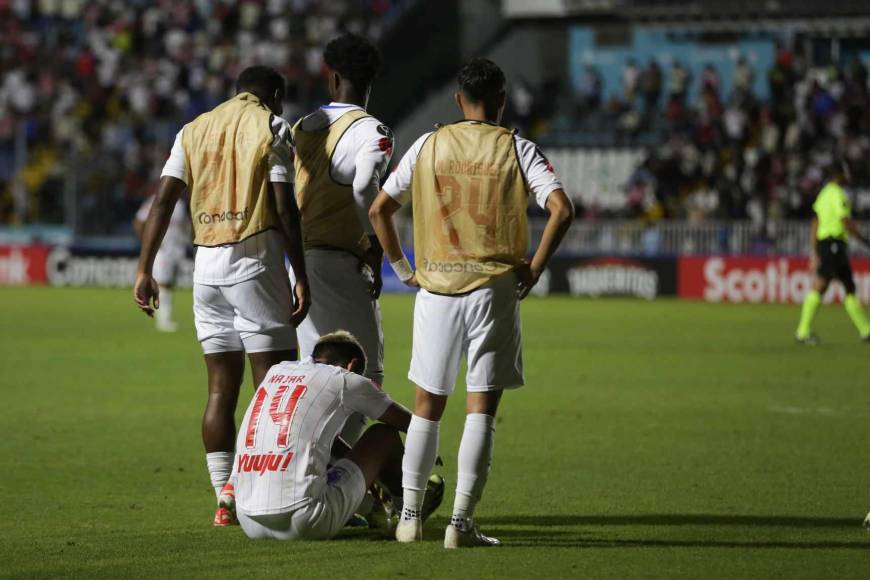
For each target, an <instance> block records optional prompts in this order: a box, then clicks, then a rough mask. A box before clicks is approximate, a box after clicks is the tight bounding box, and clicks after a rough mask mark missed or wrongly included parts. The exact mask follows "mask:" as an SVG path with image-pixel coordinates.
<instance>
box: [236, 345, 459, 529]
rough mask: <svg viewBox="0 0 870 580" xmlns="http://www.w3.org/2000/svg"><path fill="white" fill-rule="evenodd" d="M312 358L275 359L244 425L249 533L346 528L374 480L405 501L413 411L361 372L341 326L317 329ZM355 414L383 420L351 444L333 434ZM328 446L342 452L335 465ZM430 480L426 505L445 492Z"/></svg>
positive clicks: (239, 474) (240, 479)
mask: <svg viewBox="0 0 870 580" xmlns="http://www.w3.org/2000/svg"><path fill="white" fill-rule="evenodd" d="M313 353H314V356H313V358H311V357H309V358H306V359H304V360H302V361H300V362H283V363H281V364H278V365H275V366H274V367H272V368H271V369H270V370H269V372H268V374H267V375H266V378H265V380H264V381H263V382H262V384H261V385H260V387H259V388H258V389H257V392H256V394H255V395H254V398H253V400H252V401H251V404H250V406H249V407H248V410H247V412H246V413H245V418H244V419H243V420H242V424H241V426H240V429H239V437H238V441H237V442H236V460H235V464H234V467H233V479H234V480H235V497H233V496H232V495H229V494H225V495H224V496H222V498H221V499H222V501H223V502H225V503H226V504H227V506H228V507H235V509H236V513H237V514H238V517H239V523H241V525H242V529H243V530H244V532H245V534H247V535H248V537H251V538H255V539H259V538H273V539H278V540H296V539H308V540H323V539H328V538H331V537H333V536H334V535H335V534H337V533H338V531H339V530H341V528H343V527H344V525H345V523H346V522H347V521H348V518H349V517H350V516H351V515H353V513H354V512H355V511H356V510H357V508H358V507H359V505H360V502H362V500H363V497H364V496H365V493H366V490H367V489H368V488H369V487H370V486H371V485H372V483H373V482H374V481H375V480H376V479H377V480H380V482H381V483H382V484H383V485H384V486H385V487H386V488H387V489H388V490H390V491H391V492H392V493H393V494H395V496H396V503H401V499H400V498H401V489H402V484H401V478H402V440H401V439H400V438H399V431H406V430H407V428H408V423H409V421H410V420H411V414H410V413H409V412H408V410H407V409H405V408H404V407H402V406H401V405H399V404H397V403H394V402H393V401H391V400H390V397H388V396H387V394H386V393H384V391H383V390H381V389H379V388H378V387H377V386H375V385H374V384H373V383H372V382H371V381H370V380H369V379H367V378H365V377H363V376H361V375H362V373H364V372H365V368H366V355H365V353H364V352H363V349H362V347H361V346H360V344H359V342H357V340H356V339H355V338H354V337H353V336H352V335H350V334H348V333H347V332H344V331H339V332H335V333H332V334H329V335H327V336H324V337H323V338H321V339H320V340H319V341H318V342H317V343H316V344H315V346H314V347H313ZM351 413H362V414H364V415H366V416H368V417H371V418H373V419H378V420H380V421H382V422H383V424H381V425H375V426H373V427H371V428H369V429H368V430H367V431H366V432H365V434H363V436H362V437H361V438H360V439H359V441H358V442H357V443H356V445H354V447H353V448H352V449H350V450H347V449H346V448H345V453H338V452H335V451H334V449H335V448H336V447H343V444H342V443H341V442H339V441H337V440H336V436H337V435H338V432H339V430H340V429H341V428H342V425H344V423H345V421H346V420H347V418H348V416H349V415H350V414H351ZM330 455H344V457H343V458H342V459H339V460H338V461H337V462H336V463H335V465H333V466H332V467H331V468H328V467H327V463H328V461H329V459H330ZM439 482H440V484H439V485H436V486H434V487H432V494H431V495H432V496H434V499H435V501H431V502H430V505H428V506H426V508H425V512H426V513H425V514H424V515H428V514H429V513H432V511H434V510H435V509H436V508H437V507H438V504H440V500H441V498H442V497H443V489H444V483H443V480H439Z"/></svg>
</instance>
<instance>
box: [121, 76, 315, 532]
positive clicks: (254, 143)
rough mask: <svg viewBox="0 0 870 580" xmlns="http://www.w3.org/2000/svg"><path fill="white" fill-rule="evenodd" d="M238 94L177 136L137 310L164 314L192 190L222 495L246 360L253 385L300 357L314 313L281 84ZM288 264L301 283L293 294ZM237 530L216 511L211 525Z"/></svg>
mask: <svg viewBox="0 0 870 580" xmlns="http://www.w3.org/2000/svg"><path fill="white" fill-rule="evenodd" d="M236 88H237V91H238V94H237V95H236V96H235V97H233V98H232V99H230V100H228V101H226V102H225V103H223V104H221V105H219V106H218V107H216V108H215V109H214V110H212V111H210V112H208V113H205V114H203V115H200V116H199V117H197V118H196V119H195V120H193V121H192V122H191V123H188V124H187V125H185V126H184V128H183V129H182V130H181V131H179V133H178V136H177V137H176V138H175V145H173V147H172V152H171V154H170V157H169V160H168V161H167V162H166V166H165V167H164V168H163V175H162V178H161V181H160V188H159V190H158V192H157V198H156V199H155V201H154V205H153V206H152V207H151V213H150V214H149V215H148V220H147V221H146V223H145V228H144V233H143V236H142V253H141V255H140V257H139V273H138V276H137V278H136V286H135V288H134V290H133V292H134V298H135V301H136V304H137V305H138V306H139V308H141V309H142V310H143V311H144V312H145V313H146V314H148V315H149V316H151V315H153V313H154V310H156V309H157V308H159V290H158V286H157V283H156V282H155V280H154V277H153V276H152V269H153V265H154V257H155V255H156V254H157V248H158V247H159V246H160V241H161V239H162V238H163V235H164V233H165V232H166V229H167V226H168V224H169V221H170V216H171V214H172V208H173V207H174V206H175V203H176V201H177V200H178V198H179V196H180V195H181V194H182V193H183V192H184V190H185V189H186V188H189V189H190V209H191V211H190V214H191V216H192V221H193V230H194V239H193V243H194V245H196V246H197V252H196V258H195V260H194V272H193V314H194V321H195V323H196V333H197V337H198V339H199V341H200V343H201V344H202V348H203V352H204V353H205V364H206V369H207V371H208V404H207V405H206V408H205V415H204V416H203V420H202V438H203V443H204V444H205V450H206V463H207V465H208V471H209V475H210V477H211V482H212V486H213V487H214V489H215V494H216V495H218V494H219V493H220V490H221V488H222V487H223V486H224V484H225V483H226V482H227V480H228V478H229V476H230V472H231V470H232V465H233V445H234V443H235V418H234V414H235V409H236V402H237V400H238V397H239V388H240V386H241V384H242V378H243V375H244V370H245V358H244V355H245V352H247V353H248V358H249V359H250V361H251V371H252V374H253V378H254V384H256V385H258V384H260V383H261V382H262V380H263V377H264V376H265V375H266V371H267V370H268V369H269V368H270V367H271V366H272V365H274V364H276V363H278V362H280V361H282V360H291V359H295V358H296V336H295V333H294V330H293V325H296V324H298V323H299V322H300V321H301V320H302V319H303V318H305V313H306V312H307V310H308V305H309V303H310V299H309V296H308V290H307V283H306V276H305V258H304V255H303V253H302V239H301V232H300V225H299V213H298V209H297V208H296V203H295V200H294V197H293V188H292V181H293V175H292V173H290V170H289V164H290V163H291V160H292V149H291V141H290V127H289V126H288V125H287V123H286V122H285V121H284V120H283V119H281V118H280V117H278V116H277V115H279V114H281V110H282V101H283V98H284V79H283V78H282V77H281V75H279V74H278V73H277V72H275V71H274V70H272V69H270V68H267V67H260V66H258V67H251V68H248V69H245V70H244V71H242V73H241V75H240V76H239V79H238V81H237V83H236ZM285 253H286V254H287V256H288V257H289V259H290V264H291V266H292V267H293V269H294V270H295V272H296V285H295V289H294V291H293V292H292V293H291V289H290V285H289V282H288V278H287V269H286V267H285V265H284V255H285ZM230 523H232V521H231V518H230V515H229V514H228V512H227V511H226V510H222V509H220V508H218V512H217V513H216V514H215V525H228V524H230Z"/></svg>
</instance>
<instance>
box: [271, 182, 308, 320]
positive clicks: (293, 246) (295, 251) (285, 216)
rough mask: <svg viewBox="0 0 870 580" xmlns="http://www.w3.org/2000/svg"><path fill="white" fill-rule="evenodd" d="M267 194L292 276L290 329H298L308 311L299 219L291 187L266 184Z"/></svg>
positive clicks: (277, 183)
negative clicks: (274, 210)
mask: <svg viewBox="0 0 870 580" xmlns="http://www.w3.org/2000/svg"><path fill="white" fill-rule="evenodd" d="M269 191H270V192H271V194H272V196H273V197H274V201H275V209H276V211H277V214H278V224H279V229H280V230H281V237H282V238H283V239H284V251H285V252H286V254H287V258H288V259H289V260H290V266H291V267H292V268H293V273H294V275H295V276H296V284H295V286H294V287H293V299H294V304H293V313H292V314H291V317H290V321H291V322H292V323H293V326H299V323H300V322H302V321H303V320H305V316H306V315H307V314H308V308H309V307H310V306H311V296H310V294H309V291H308V276H307V274H306V272H305V253H304V251H303V249H302V218H301V215H300V213H299V207H298V206H297V205H296V198H295V197H294V195H293V186H292V185H290V184H289V183H282V182H276V183H270V184H269Z"/></svg>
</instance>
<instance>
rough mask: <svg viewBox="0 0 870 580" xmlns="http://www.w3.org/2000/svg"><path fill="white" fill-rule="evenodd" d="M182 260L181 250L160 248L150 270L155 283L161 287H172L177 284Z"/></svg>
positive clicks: (182, 250) (182, 252)
mask: <svg viewBox="0 0 870 580" xmlns="http://www.w3.org/2000/svg"><path fill="white" fill-rule="evenodd" d="M183 260H184V249H183V248H164V247H161V248H160V250H158V251H157V256H156V257H155V258H154V268H153V270H152V272H153V275H154V279H155V280H157V283H158V284H160V285H161V286H174V285H175V284H176V283H177V282H178V275H179V272H180V270H181V263H182V261H183Z"/></svg>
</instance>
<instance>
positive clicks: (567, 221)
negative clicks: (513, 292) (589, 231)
mask: <svg viewBox="0 0 870 580" xmlns="http://www.w3.org/2000/svg"><path fill="white" fill-rule="evenodd" d="M547 212H548V213H549V217H548V218H547V225H546V226H544V233H543V234H542V235H541V242H540V243H539V244H538V249H537V250H536V251H535V255H534V256H533V257H532V261H531V263H523V265H522V266H520V267H519V268H518V269H517V276H518V277H519V282H518V288H517V291H518V292H519V295H520V298H521V299H522V298H525V297H526V296H528V294H529V291H531V289H532V288H533V287H534V285H535V284H537V283H538V279H539V278H540V277H541V272H543V271H544V268H546V267H547V264H548V263H549V262H550V258H552V257H553V254H554V253H555V252H556V249H557V248H558V247H559V244H561V243H562V239H563V238H564V237H565V233H567V231H568V228H569V227H571V222H572V221H573V219H574V211H573V208H572V206H571V201H570V200H569V199H568V196H567V195H566V194H565V192H564V191H563V190H561V189H556V190H554V191H552V192H550V195H549V197H548V198H547Z"/></svg>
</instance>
